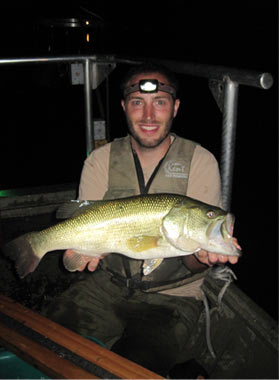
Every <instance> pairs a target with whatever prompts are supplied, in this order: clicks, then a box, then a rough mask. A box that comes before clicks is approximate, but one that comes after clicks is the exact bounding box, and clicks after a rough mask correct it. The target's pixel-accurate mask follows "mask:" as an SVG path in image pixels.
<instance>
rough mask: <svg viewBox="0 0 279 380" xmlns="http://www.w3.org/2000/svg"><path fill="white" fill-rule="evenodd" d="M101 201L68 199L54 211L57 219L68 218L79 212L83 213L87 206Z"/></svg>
mask: <svg viewBox="0 0 279 380" xmlns="http://www.w3.org/2000/svg"><path fill="white" fill-rule="evenodd" d="M102 202H103V201H80V200H70V201H68V202H65V203H63V204H62V205H61V206H59V207H58V209H57V211H56V218H57V219H68V218H73V217H75V216H77V215H79V214H81V213H83V212H84V211H85V210H86V209H88V208H89V207H91V208H92V206H93V205H97V204H100V203H102Z"/></svg>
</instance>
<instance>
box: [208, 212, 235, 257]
mask: <svg viewBox="0 0 279 380" xmlns="http://www.w3.org/2000/svg"><path fill="white" fill-rule="evenodd" d="M234 222H235V218H234V216H233V215H232V214H230V213H228V214H227V215H226V217H225V218H222V219H219V220H216V221H215V222H213V223H212V224H211V225H210V226H209V227H208V229H207V236H208V242H209V244H210V246H211V247H212V252H216V253H220V254H222V255H229V256H241V250H240V249H239V248H238V247H237V246H236V245H235V244H234V240H233V230H234Z"/></svg>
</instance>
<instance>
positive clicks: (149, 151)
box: [131, 135, 171, 169]
mask: <svg viewBox="0 0 279 380" xmlns="http://www.w3.org/2000/svg"><path fill="white" fill-rule="evenodd" d="M131 144H132V148H133V149H134V151H135V152H136V153H137V155H138V158H139V160H140V164H141V167H142V168H143V169H144V168H146V167H148V166H150V165H152V164H154V163H158V162H159V161H160V160H161V159H162V158H163V157H164V156H165V154H166V153H167V151H168V149H169V147H170V144H171V137H170V135H169V136H168V137H167V138H166V139H165V140H164V141H163V142H162V143H161V144H160V145H158V146H156V147H155V148H144V147H142V146H140V145H139V144H138V143H137V142H136V140H135V139H134V138H133V137H131Z"/></svg>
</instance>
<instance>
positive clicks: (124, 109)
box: [121, 99, 126, 112]
mask: <svg viewBox="0 0 279 380" xmlns="http://www.w3.org/2000/svg"><path fill="white" fill-rule="evenodd" d="M121 106H122V108H123V111H124V112H125V111H126V106H125V100H123V99H122V100H121Z"/></svg>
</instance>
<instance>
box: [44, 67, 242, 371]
mask: <svg viewBox="0 0 279 380" xmlns="http://www.w3.org/2000/svg"><path fill="white" fill-rule="evenodd" d="M121 89H122V101H121V105H122V108H123V111H124V113H125V115H126V119H127V124H128V132H129V134H128V136H127V137H125V138H121V139H117V140H115V141H114V142H112V143H109V144H107V145H105V146H103V147H101V148H99V149H97V150H95V151H93V152H92V153H91V155H90V156H89V157H88V158H87V159H86V161H85V164H84V168H83V171H82V175H81V181H80V187H79V198H80V199H84V200H89V199H90V200H97V199H113V198H121V197H125V196H132V195H136V194H144V193H160V192H168V193H179V194H183V195H188V196H190V197H193V198H196V199H199V200H202V201H204V202H206V203H209V204H213V205H217V206H220V205H221V191H220V175H219V170H218V164H217V162H216V160H215V158H214V157H213V155H212V154H211V153H209V152H208V151H207V150H205V149H204V148H202V147H201V146H200V145H198V144H196V143H194V142H192V141H189V140H185V139H182V138H180V137H178V136H175V135H174V134H171V133H170V131H171V126H172V122H173V119H174V118H175V117H176V115H177V112H178V109H179V106H180V101H179V99H177V97H176V94H177V90H178V83H177V80H176V78H175V76H174V75H173V74H172V73H171V72H170V71H169V70H167V69H166V68H163V67H160V66H157V65H153V64H144V65H141V66H136V67H135V68H133V69H132V70H130V71H129V72H128V74H127V75H126V77H125V78H124V80H123V82H122V85H121ZM235 244H236V245H237V246H238V244H237V242H236V243H235ZM238 247H239V246H238ZM65 255H67V256H68V258H71V257H74V256H75V252H73V251H71V250H68V251H66V252H65ZM99 261H100V259H92V258H90V257H84V261H83V263H81V265H80V267H79V270H80V271H82V270H84V269H85V268H86V267H88V270H89V271H92V272H95V273H94V274H92V275H90V276H86V277H85V278H84V279H82V280H81V281H79V282H77V283H75V284H73V286H72V287H70V288H69V289H68V290H67V291H66V292H65V293H64V294H63V295H62V296H60V297H59V298H58V300H57V301H56V302H55V303H54V304H53V305H52V306H51V307H50V309H49V311H48V316H49V317H50V318H52V319H54V320H56V321H58V322H59V323H61V324H63V325H65V326H67V327H69V328H71V329H73V330H75V331H77V332H79V333H80V334H83V335H87V336H88V335H89V336H94V337H96V338H98V339H100V340H101V341H102V342H104V343H105V344H107V346H108V347H109V348H110V347H112V350H114V351H116V352H118V353H120V354H122V355H123V356H126V357H128V358H129V359H131V360H133V361H135V362H138V363H139V364H141V365H143V366H145V367H147V368H149V369H151V370H153V371H155V372H157V373H160V374H162V375H164V376H166V375H167V374H168V372H169V370H170V368H171V367H172V366H173V365H175V364H176V363H178V362H183V361H184V360H185V359H184V358H185V352H186V350H187V341H188V339H189V336H190V334H191V331H192V329H193V326H194V324H195V323H196V322H197V320H198V318H199V315H200V312H201V308H202V303H201V301H200V299H201V292H200V285H201V283H202V281H203V278H204V275H205V272H206V270H208V268H209V267H210V266H212V265H214V264H216V263H222V264H224V263H226V262H230V263H232V264H235V263H236V262H237V258H236V257H233V256H232V257H230V256H222V255H217V254H215V253H214V252H206V251H204V250H201V251H199V252H197V253H195V254H193V255H189V256H185V257H183V258H171V259H165V260H164V261H163V262H162V263H161V264H160V266H159V267H158V268H157V269H156V270H154V272H152V274H150V275H148V276H143V274H142V270H141V269H142V268H141V265H142V262H141V261H140V260H132V259H128V258H124V257H123V256H121V255H116V254H114V255H108V256H107V257H106V258H104V259H103V260H101V262H99ZM99 264H100V265H99ZM98 265H99V266H98ZM97 266H98V270H96V268H97ZM95 270H96V271H95ZM189 285H191V286H189Z"/></svg>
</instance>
